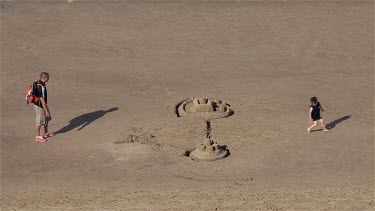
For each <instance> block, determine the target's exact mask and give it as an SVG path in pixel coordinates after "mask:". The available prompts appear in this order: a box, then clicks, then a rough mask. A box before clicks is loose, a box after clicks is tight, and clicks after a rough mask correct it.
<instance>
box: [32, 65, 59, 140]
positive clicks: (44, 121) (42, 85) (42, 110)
mask: <svg viewBox="0 0 375 211" xmlns="http://www.w3.org/2000/svg"><path fill="white" fill-rule="evenodd" d="M48 80H49V74H48V73H46V72H42V73H41V74H40V79H39V80H38V81H37V82H36V84H37V86H36V92H35V96H36V97H38V101H37V102H35V103H34V109H35V113H36V126H35V129H36V136H35V141H40V142H45V141H47V139H46V138H48V137H52V136H54V135H55V134H54V133H49V132H48V122H49V121H51V119H52V118H51V112H50V110H49V108H48V105H47V88H46V83H47V82H48ZM42 125H43V127H44V136H41V135H40V128H41V127H42Z"/></svg>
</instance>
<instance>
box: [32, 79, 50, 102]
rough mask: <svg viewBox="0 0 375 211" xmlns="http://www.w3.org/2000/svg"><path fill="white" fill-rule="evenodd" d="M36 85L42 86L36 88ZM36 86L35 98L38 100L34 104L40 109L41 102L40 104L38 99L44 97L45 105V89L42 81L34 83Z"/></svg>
mask: <svg viewBox="0 0 375 211" xmlns="http://www.w3.org/2000/svg"><path fill="white" fill-rule="evenodd" d="M38 84H40V85H42V86H38ZM36 85H37V86H36V92H35V96H37V97H38V98H39V99H38V101H37V102H35V103H34V104H35V105H37V106H39V107H41V108H43V106H42V102H41V100H40V98H41V97H44V100H45V102H46V104H47V89H46V84H45V83H44V82H43V81H41V80H39V81H37V82H36Z"/></svg>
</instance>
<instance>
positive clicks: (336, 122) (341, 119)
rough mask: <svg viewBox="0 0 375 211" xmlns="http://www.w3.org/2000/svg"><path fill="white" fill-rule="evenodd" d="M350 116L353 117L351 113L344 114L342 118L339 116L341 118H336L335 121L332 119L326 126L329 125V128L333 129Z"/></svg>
mask: <svg viewBox="0 0 375 211" xmlns="http://www.w3.org/2000/svg"><path fill="white" fill-rule="evenodd" d="M350 117H351V115H346V116H343V117H341V118H339V119H336V120H334V121H332V122H330V123H328V124H326V127H327V129H332V128H334V127H335V126H336V125H337V124H339V123H341V122H342V121H345V120H347V119H349V118H350Z"/></svg>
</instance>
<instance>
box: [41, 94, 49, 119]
mask: <svg viewBox="0 0 375 211" xmlns="http://www.w3.org/2000/svg"><path fill="white" fill-rule="evenodd" d="M40 102H41V103H42V107H43V109H44V110H45V111H46V116H47V117H51V113H50V111H49V108H48V106H47V104H46V100H45V99H44V97H41V98H40Z"/></svg>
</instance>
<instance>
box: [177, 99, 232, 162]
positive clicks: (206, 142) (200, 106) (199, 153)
mask: <svg viewBox="0 0 375 211" xmlns="http://www.w3.org/2000/svg"><path fill="white" fill-rule="evenodd" d="M176 114H177V116H178V117H190V118H196V119H201V120H204V121H205V123H206V128H205V137H204V138H203V141H202V142H203V143H201V144H199V145H198V146H197V148H195V149H194V150H193V151H192V152H190V153H186V155H187V156H189V157H190V158H191V159H193V160H195V161H204V162H205V161H206V162H207V161H214V160H218V159H222V158H225V157H227V156H228V155H229V150H228V149H227V147H226V146H225V145H219V144H217V142H214V141H213V140H212V136H211V120H213V119H219V118H225V117H228V116H231V115H232V114H234V112H233V110H232V109H231V108H230V105H229V104H227V103H225V102H223V101H221V100H210V99H208V98H206V97H200V98H191V99H187V100H184V101H182V102H180V103H178V104H177V105H176Z"/></svg>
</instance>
